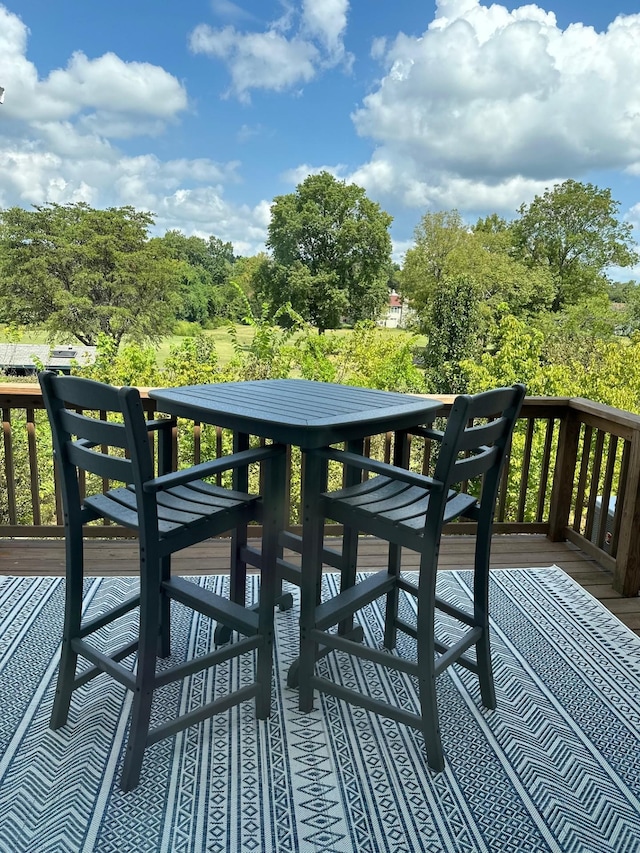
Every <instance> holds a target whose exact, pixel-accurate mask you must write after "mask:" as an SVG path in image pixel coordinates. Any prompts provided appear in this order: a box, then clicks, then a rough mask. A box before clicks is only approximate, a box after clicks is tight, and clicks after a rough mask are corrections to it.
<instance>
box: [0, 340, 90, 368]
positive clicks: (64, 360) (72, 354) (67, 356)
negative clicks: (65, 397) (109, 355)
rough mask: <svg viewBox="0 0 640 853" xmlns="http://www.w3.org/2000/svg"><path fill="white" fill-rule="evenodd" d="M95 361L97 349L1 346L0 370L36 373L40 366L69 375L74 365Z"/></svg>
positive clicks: (79, 346)
mask: <svg viewBox="0 0 640 853" xmlns="http://www.w3.org/2000/svg"><path fill="white" fill-rule="evenodd" d="M95 360H96V347H85V346H81V345H77V346H76V345H75V344H65V345H63V346H49V344H0V370H5V371H8V372H11V373H17V372H26V373H34V372H35V371H36V370H37V369H38V364H43V365H44V366H45V367H48V368H51V369H52V370H59V371H62V372H66V373H68V372H69V371H70V370H71V368H72V367H73V365H74V363H77V364H93V362H94V361H95ZM36 362H38V364H36Z"/></svg>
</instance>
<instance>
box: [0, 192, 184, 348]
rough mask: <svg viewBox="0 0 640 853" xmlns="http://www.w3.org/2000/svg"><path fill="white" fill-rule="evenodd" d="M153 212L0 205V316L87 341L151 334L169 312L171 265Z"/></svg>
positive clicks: (168, 322) (169, 320)
mask: <svg viewBox="0 0 640 853" xmlns="http://www.w3.org/2000/svg"><path fill="white" fill-rule="evenodd" d="M152 224H153V217H152V214H150V213H147V212H144V211H142V212H140V211H136V210H134V208H132V207H120V208H109V209H107V210H95V209H93V208H91V207H89V205H87V204H85V203H78V204H66V205H59V204H47V205H43V206H40V207H36V208H35V209H34V210H30V211H27V210H23V209H22V208H19V207H12V208H9V209H8V210H4V211H1V212H0V317H4V318H6V319H11V320H13V321H17V322H19V323H20V324H22V325H36V326H42V327H43V328H44V329H46V330H47V331H48V332H49V333H50V335H51V337H53V336H54V335H58V336H62V337H64V338H66V339H72V338H76V339H77V340H79V341H80V342H81V343H83V344H86V345H94V344H95V343H96V342H97V340H98V337H99V335H101V334H103V335H106V336H107V337H108V338H111V339H112V340H113V341H114V342H115V343H116V345H118V344H119V343H120V341H121V340H122V338H123V337H124V336H128V337H129V338H131V339H136V340H138V341H140V340H152V341H155V340H158V339H159V338H160V337H162V336H163V335H164V334H167V333H168V332H169V331H170V330H171V327H172V325H173V322H174V319H175V309H176V305H177V298H178V277H177V274H176V265H175V262H174V261H172V260H171V259H170V258H169V257H167V254H166V252H165V250H164V247H163V245H162V242H161V241H160V240H158V239H152V240H149V239H148V229H149V228H150V226H151V225H152Z"/></svg>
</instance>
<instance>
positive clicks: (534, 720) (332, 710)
mask: <svg viewBox="0 0 640 853" xmlns="http://www.w3.org/2000/svg"><path fill="white" fill-rule="evenodd" d="M470 579H471V576H470V574H469V573H468V572H442V573H441V578H440V593H441V594H442V595H444V596H445V597H448V598H450V599H452V600H457V601H467V600H468V599H469V597H470V589H469V583H470ZM193 581H194V582H196V583H202V584H206V585H207V586H210V587H212V588H214V589H217V590H218V591H221V588H222V587H223V586H224V584H225V583H226V579H223V578H221V577H209V578H200V579H193ZM325 582H326V583H327V584H334V583H335V578H334V577H333V576H328V577H327V579H326V581H325ZM252 583H255V579H253V580H252ZM133 586H134V581H132V580H130V579H122V578H109V579H102V580H93V579H91V580H89V581H87V601H88V608H89V611H91V612H96V611H98V610H99V609H100V607H101V606H103V602H105V601H107V600H113V596H120V595H121V594H122V593H125V592H127V591H130V590H131V589H132V587H133ZM254 592H255V590H254V589H253V587H252V589H251V594H253V593H254ZM410 606H411V605H410V604H408V603H407V602H405V603H404V607H405V609H406V608H409V607H410ZM62 608H63V582H62V581H60V580H57V579H50V578H48V579H24V578H0V850H1V851H2V853H53V851H56V853H62V851H69V853H80V851H100V853H143V851H167V853H181V852H182V851H184V853H200V851H203V853H204V851H206V853H229V851H230V853H320V851H324V852H325V853H356V851H357V853H379V851H385V852H386V851H389V853H414V852H415V851H433V853H440V851H455V853H462V851H465V853H466V851H469V853H470V851H483V853H507V851H509V852H510V853H511V851H513V853H520V851H521V852H522V853H532V852H533V851H547V850H548V851H566V852H567V853H568V851H575V852H576V853H578V851H593V853H605V851H615V853H624V851H628V853H631V851H638V850H640V640H639V639H638V638H637V637H636V636H635V635H634V634H633V633H631V632H630V631H629V630H628V629H627V628H626V627H625V626H624V625H622V624H621V623H620V622H618V621H617V620H616V619H615V618H614V617H612V616H611V615H610V614H609V613H608V612H607V611H606V610H605V609H604V608H603V607H602V606H601V605H600V604H599V603H598V602H597V601H596V600H594V599H593V598H591V597H590V596H589V595H588V594H587V593H585V592H584V591H583V590H582V589H581V588H580V587H579V586H578V585H577V584H575V583H574V582H573V581H572V580H571V579H570V578H568V577H567V576H566V575H565V574H564V573H563V572H562V571H561V570H559V569H556V568H551V569H517V570H516V569H513V570H507V571H496V572H494V573H493V575H492V582H491V612H492V621H493V629H492V643H493V660H494V664H495V680H496V688H497V696H498V708H497V710H495V711H491V712H487V711H485V710H484V709H483V708H482V705H481V703H480V697H479V691H478V688H477V682H476V679H475V677H474V676H472V675H471V674H470V673H468V672H466V671H464V670H459V669H458V668H454V669H453V670H451V669H450V670H448V671H447V672H446V673H445V674H443V675H442V676H441V677H440V678H439V682H438V687H439V704H440V711H441V718H442V732H443V744H444V749H445V755H446V760H447V764H446V769H445V771H444V772H443V773H441V774H434V773H433V772H432V771H431V770H429V768H428V767H427V764H426V761H425V758H424V752H423V744H422V739H421V736H420V735H419V734H418V733H417V732H415V731H413V730H411V729H408V728H406V727H404V726H402V725H400V724H397V723H393V722H391V721H388V720H384V719H382V718H380V717H377V716H375V715H371V714H369V713H368V712H367V711H364V710H361V709H358V708H351V707H349V706H347V705H345V704H344V703H342V702H340V701H339V700H337V699H334V698H332V697H329V696H324V697H322V698H321V699H316V710H315V711H314V712H312V713H311V714H301V713H299V712H298V710H297V692H296V690H293V689H289V688H287V686H286V672H287V668H288V665H289V663H290V661H291V660H292V659H293V658H294V657H295V656H296V654H297V615H296V609H295V608H294V610H291V611H288V612H286V613H280V612H277V613H276V624H277V648H276V674H275V676H274V690H273V703H272V714H271V718H270V720H268V721H264V722H257V721H256V720H255V717H254V707H253V703H251V702H249V703H245V704H244V705H242V706H240V707H239V708H234V709H232V711H231V712H228V713H224V714H221V715H219V716H217V717H215V718H213V719H212V720H210V721H208V722H206V723H204V724H201V725H200V726H197V727H194V728H191V729H188V730H187V731H186V732H183V733H181V734H179V735H177V736H176V737H175V738H172V739H169V740H167V741H163V742H161V743H158V744H156V745H154V746H152V747H151V748H150V749H149V750H148V751H147V754H146V756H145V760H144V764H143V770H142V778H141V782H140V785H139V786H138V787H137V788H136V789H135V790H134V791H132V792H130V793H128V794H123V793H122V791H121V790H120V788H119V786H118V781H119V778H120V765H121V761H122V746H123V743H124V738H125V734H126V729H127V719H128V709H129V697H128V694H126V693H125V691H124V688H121V687H119V686H118V685H116V684H115V682H113V681H111V680H110V679H108V678H107V677H106V676H100V677H99V678H97V679H95V680H94V681H92V682H90V683H89V684H88V685H86V686H85V687H83V688H82V689H81V690H80V691H78V692H77V693H76V694H75V695H74V699H73V702H72V708H71V713H70V716H69V722H68V724H67V725H66V726H65V727H64V728H63V729H61V730H59V731H57V732H52V731H50V730H49V728H48V717H49V713H50V710H51V703H52V694H53V689H54V684H55V675H56V667H57V658H58V653H59V639H60V630H61V615H62ZM361 621H363V623H364V627H365V633H366V635H367V640H368V641H369V642H377V641H379V640H380V638H381V631H382V627H381V626H382V618H381V614H380V611H379V610H378V608H377V606H371V607H369V608H368V609H367V611H366V614H365V617H364V619H363V620H361ZM174 626H175V627H174V629H173V640H174V647H175V651H174V653H175V654H176V655H184V654H186V653H187V652H189V651H190V650H194V649H203V648H208V647H209V646H210V644H211V641H212V626H211V625H210V623H209V622H208V620H206V619H204V618H201V617H199V616H197V615H196V616H194V617H193V618H192V617H191V615H190V614H189V615H187V611H186V610H184V609H183V608H181V607H180V606H176V607H175V622H174ZM126 630H128V628H126V629H125V633H126ZM122 639H123V636H122V634H121V635H119V637H118V640H119V641H120V640H122ZM319 666H322V667H326V668H330V669H331V672H332V677H337V678H340V679H342V680H343V681H344V682H345V683H348V684H350V685H352V686H353V685H360V686H361V688H362V689H363V690H364V689H367V690H371V691H373V692H374V693H375V692H377V691H380V692H382V693H384V694H386V695H387V696H398V699H399V701H401V702H403V703H408V704H409V705H411V704H412V703H414V702H415V689H414V686H413V684H412V682H411V681H410V680H409V679H407V678H405V677H403V676H401V675H398V674H393V675H392V676H389V677H387V678H386V679H384V680H382V681H380V680H376V679H375V678H374V674H373V670H372V668H371V666H370V665H368V664H367V663H362V662H361V663H360V665H359V666H358V667H357V668H355V669H354V668H353V666H352V665H351V663H345V662H343V661H336V659H334V656H329V657H328V658H326V659H325V660H324V661H323V662H322V663H321V664H319ZM251 668H252V659H251V657H250V656H248V657H247V658H246V659H245V662H244V663H243V664H240V665H238V663H237V661H234V662H232V663H231V664H225V665H223V666H219V667H218V668H217V671H215V672H209V673H205V674H200V675H198V676H195V677H193V678H191V679H190V681H189V682H188V683H187V684H186V685H185V686H184V687H183V686H182V685H172V686H171V687H170V688H167V689H166V690H165V692H164V694H163V697H162V700H161V702H159V703H158V704H159V707H158V709H157V710H158V712H159V714H160V715H161V714H162V713H163V711H164V710H166V709H168V708H175V707H176V705H180V706H182V707H183V708H188V707H189V706H191V705H197V704H200V703H201V702H202V701H203V700H205V701H206V700H208V699H209V698H210V696H211V695H212V694H214V693H216V692H218V691H220V692H223V691H226V690H227V689H228V688H229V685H231V684H235V685H237V684H238V683H240V682H242V681H243V680H244V679H251V678H252V672H251Z"/></svg>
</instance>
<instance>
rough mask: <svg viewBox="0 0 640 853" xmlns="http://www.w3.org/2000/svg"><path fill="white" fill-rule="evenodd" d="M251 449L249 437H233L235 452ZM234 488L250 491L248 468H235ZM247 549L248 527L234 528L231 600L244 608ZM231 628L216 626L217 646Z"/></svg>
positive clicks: (232, 538) (219, 624) (224, 640)
mask: <svg viewBox="0 0 640 853" xmlns="http://www.w3.org/2000/svg"><path fill="white" fill-rule="evenodd" d="M248 449H249V436H248V435H247V433H244V432H238V433H234V435H233V452H234V453H239V452H240V451H242V450H248ZM233 488H234V489H235V490H236V491H239V492H247V491H248V490H249V471H248V469H247V468H235V469H234V471H233ZM246 547H247V525H246V524H243V525H240V526H239V527H236V528H234V530H233V532H232V534H231V564H230V572H229V598H230V599H231V601H234V602H236V603H237V604H241V605H243V606H244V603H245V597H246V590H247V564H246V562H245V561H244V559H243V557H242V551H243V549H244V548H246ZM232 633H233V632H232V630H231V628H229V627H227V625H223V624H222V623H218V625H216V630H215V632H214V635H213V638H214V642H215V644H216V645H217V646H221V645H224V644H225V643H228V642H229V640H230V639H231V634H232Z"/></svg>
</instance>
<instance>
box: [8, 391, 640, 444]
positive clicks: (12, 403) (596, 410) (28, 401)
mask: <svg viewBox="0 0 640 853" xmlns="http://www.w3.org/2000/svg"><path fill="white" fill-rule="evenodd" d="M139 390H140V394H141V396H142V397H143V399H147V398H148V391H149V389H148V388H142V387H141V388H140V389H139ZM416 396H419V397H425V398H427V399H430V400H440V401H441V402H442V403H443V404H444V405H445V406H450V405H451V404H452V403H453V401H454V399H455V395H453V394H417V395H416ZM0 406H2V407H5V408H7V407H8V408H11V407H22V408H24V407H25V406H35V407H36V408H38V407H40V406H42V394H41V392H40V386H39V385H38V384H37V383H35V382H0ZM566 408H569V409H571V410H572V411H575V412H579V413H581V414H583V415H588V416H590V417H591V418H597V419H600V420H602V421H603V424H604V425H606V422H608V423H610V424H614V425H616V426H618V427H623V428H625V429H628V430H633V431H634V432H635V431H640V415H635V414H633V413H632V412H626V411H624V410H622V409H616V408H615V407H614V406H607V405H605V404H603V403H594V402H593V401H592V400H587V399H585V398H583V397H541V396H531V397H525V400H524V404H523V410H522V414H523V415H524V416H527V415H533V414H536V413H537V414H539V415H540V416H541V417H550V416H552V415H553V414H555V413H557V412H558V410H562V409H566Z"/></svg>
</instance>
